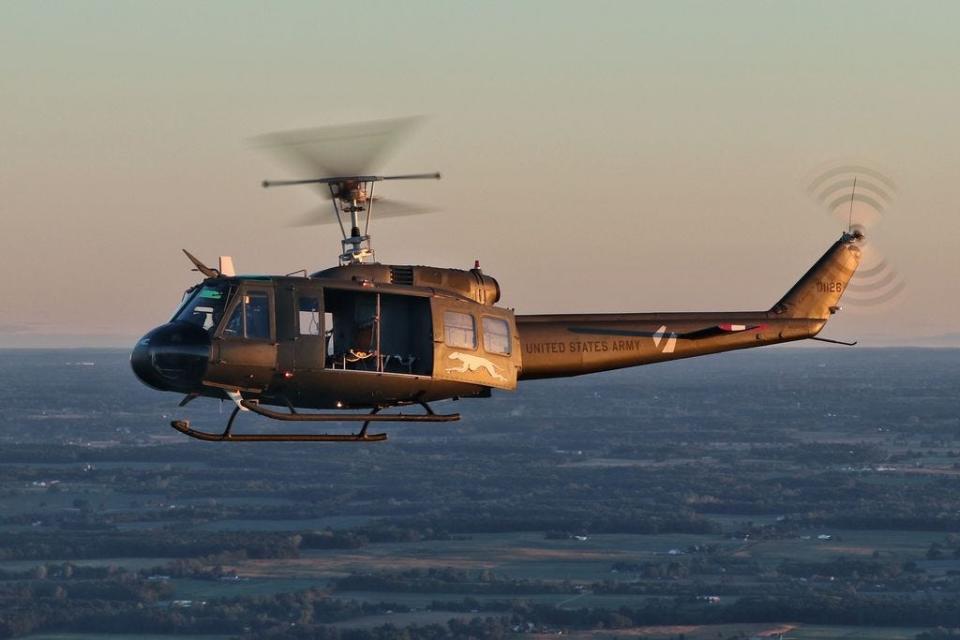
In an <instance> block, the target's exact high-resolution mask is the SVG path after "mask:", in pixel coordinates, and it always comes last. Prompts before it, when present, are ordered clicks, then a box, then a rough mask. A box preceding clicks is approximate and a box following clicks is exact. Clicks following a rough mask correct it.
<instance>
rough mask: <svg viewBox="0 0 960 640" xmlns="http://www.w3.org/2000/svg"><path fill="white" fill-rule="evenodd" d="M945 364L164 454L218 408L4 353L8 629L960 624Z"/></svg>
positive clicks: (83, 632)
mask: <svg viewBox="0 0 960 640" xmlns="http://www.w3.org/2000/svg"><path fill="white" fill-rule="evenodd" d="M958 356H960V351H958V350H951V349H861V348H859V347H857V348H854V349H846V348H839V347H838V348H835V349H805V348H776V349H769V350H762V351H756V352H743V353H732V354H727V355H723V356H716V357H707V358H701V359H696V360H690V361H680V362H673V363H666V364H661V365H655V366H649V367H642V368H637V369H632V370H625V371H619V372H613V373H609V374H600V375H595V376H587V377H583V378H574V379H569V380H559V381H543V382H528V383H525V384H523V385H521V388H520V390H519V391H518V392H516V393H496V394H495V395H494V397H493V398H491V399H487V400H464V401H460V402H458V403H455V404H453V405H451V407H455V408H456V409H458V410H460V411H461V412H462V413H463V414H464V417H463V420H462V421H461V422H459V423H453V424H446V425H397V426H391V427H390V429H389V430H388V431H389V433H390V440H389V441H387V442H385V443H373V444H346V445H321V444H315V445H303V444H288V443H277V444H249V443H248V444H236V443H223V444H213V443H203V442H195V441H188V440H186V439H185V438H184V437H183V436H181V435H179V434H177V433H176V432H174V431H173V430H172V429H171V428H170V427H169V421H170V420H171V419H172V418H174V417H189V418H190V419H191V420H192V421H194V422H195V423H197V424H198V425H203V426H205V427H210V428H213V429H215V428H216V425H220V424H222V423H223V422H224V420H225V418H226V414H227V413H228V412H229V411H228V410H229V407H226V406H224V407H220V406H219V404H218V403H216V402H213V401H203V400H201V401H197V402H194V403H191V404H190V405H188V407H186V408H183V409H181V408H178V407H177V402H178V401H179V398H178V397H176V396H174V395H170V394H161V393H158V392H154V391H152V390H150V389H147V388H146V387H143V386H142V385H140V383H138V382H137V381H136V380H135V379H134V378H133V376H132V374H131V373H130V370H129V364H128V362H127V358H128V353H127V352H126V351H121V350H0V400H2V403H3V406H4V408H5V410H4V412H3V414H2V416H0V638H6V637H28V638H32V639H35V640H39V639H41V638H42V639H48V640H52V639H54V638H57V639H60V640H81V639H87V638H95V637H96V638H99V637H102V635H103V634H106V633H109V634H112V635H111V637H112V638H114V639H115V640H123V639H124V638H134V637H137V638H142V637H147V638H169V637H171V636H172V634H178V635H179V636H180V637H183V636H184V635H191V636H192V637H194V638H197V640H200V639H202V640H212V639H213V638H231V637H241V638H270V639H276V640H280V639H300V638H331V639H333V638H342V639H356V640H364V639H367V638H384V639H386V638H408V639H410V640H413V639H421V638H430V639H433V638H446V637H473V638H502V637H536V636H543V635H547V634H555V633H559V632H561V631H562V632H563V633H564V635H567V636H571V635H572V636H573V637H576V638H657V639H666V638H681V637H683V638H686V639H688V640H692V639H696V638H703V639H706V638H711V639H718V638H741V637H744V638H748V637H770V638H776V637H778V634H782V635H783V637H784V638H793V639H814V638H816V639H819V640H827V639H834V638H858V639H866V640H894V639H904V640H914V639H920V640H934V639H946V638H960V631H956V630H955V629H956V628H957V627H960V597H958V595H960V491H958V489H960V408H958V401H957V398H958V397H960V357H958ZM240 423H241V427H242V428H243V429H245V430H247V431H257V430H260V431H267V430H269V429H271V428H275V427H274V426H273V425H271V424H268V423H266V422H264V421H262V420H260V421H257V420H255V419H254V418H252V417H250V416H248V415H244V416H242V417H241V418H240ZM950 629H954V630H953V631H951V630H950Z"/></svg>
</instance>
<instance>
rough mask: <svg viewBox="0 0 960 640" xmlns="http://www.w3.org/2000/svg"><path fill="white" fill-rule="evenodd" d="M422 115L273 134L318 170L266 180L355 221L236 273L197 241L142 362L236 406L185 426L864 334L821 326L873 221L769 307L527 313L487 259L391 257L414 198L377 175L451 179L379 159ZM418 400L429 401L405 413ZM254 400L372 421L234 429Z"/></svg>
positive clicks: (161, 384)
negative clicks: (245, 424) (252, 422)
mask: <svg viewBox="0 0 960 640" xmlns="http://www.w3.org/2000/svg"><path fill="white" fill-rule="evenodd" d="M409 124H410V123H409V122H402V121H384V122H379V123H368V124H364V125H357V126H354V127H352V128H347V129H344V128H337V127H334V128H324V129H314V130H309V131H306V132H304V131H299V132H290V133H283V134H271V135H269V136H266V137H264V138H263V139H261V140H260V142H263V143H265V145H266V146H269V147H272V148H274V149H279V150H281V151H282V153H284V154H286V155H287V157H291V158H293V159H294V161H295V162H294V164H296V165H297V166H298V167H301V168H304V169H305V170H310V171H313V172H315V173H314V174H313V175H312V176H311V175H310V174H308V176H307V177H304V178H302V179H296V180H284V181H273V182H271V181H266V182H264V183H263V186H264V187H274V186H288V185H312V186H313V187H314V188H316V189H319V190H321V193H322V194H323V195H325V197H327V198H329V200H330V203H331V205H332V210H333V214H334V215H333V218H334V219H335V220H336V221H337V222H338V223H339V225H340V230H341V235H342V239H341V253H340V256H339V264H338V266H335V267H331V268H328V269H324V270H322V271H318V272H316V273H313V274H310V275H307V274H306V272H304V273H303V274H302V275H297V274H292V275H289V274H288V275H237V274H236V273H235V269H234V267H233V261H232V259H231V258H229V257H226V256H223V257H221V259H220V262H219V265H218V268H212V267H209V266H207V265H205V264H204V263H203V262H202V261H201V260H199V259H197V258H196V257H194V256H193V255H191V254H190V253H188V252H187V251H186V250H184V253H186V255H187V257H188V258H189V259H190V261H191V262H192V263H193V265H194V266H195V268H196V270H197V271H199V272H200V273H201V274H202V275H203V276H204V279H203V281H202V282H199V283H197V284H195V285H194V286H192V287H190V288H189V289H188V290H187V291H186V293H185V294H184V297H183V300H182V302H181V304H180V306H179V307H178V308H177V310H176V311H175V312H174V314H173V316H172V318H171V319H170V321H169V322H167V323H166V324H163V325H161V326H159V327H157V328H155V329H153V330H152V331H150V332H149V333H147V334H146V335H145V336H144V337H143V338H141V339H140V340H139V342H137V344H136V346H135V348H134V349H133V352H132V354H131V365H132V368H133V371H134V373H135V374H136V376H137V377H138V378H139V379H140V380H141V381H142V382H144V383H145V384H147V385H149V386H150V387H153V388H155V389H159V390H162V391H171V392H177V393H181V394H185V395H184V398H183V400H182V401H181V402H180V406H184V405H186V404H187V403H188V402H191V401H193V400H194V399H196V398H199V397H207V398H215V399H218V400H223V401H229V402H230V403H232V404H233V405H234V407H233V410H232V412H231V414H230V416H229V418H228V420H227V423H226V427H225V428H224V430H223V431H219V432H209V431H203V430H199V429H196V428H194V427H192V426H191V425H190V423H189V422H188V421H186V420H175V421H173V422H172V423H171V425H172V426H173V428H175V429H177V430H178V431H180V432H182V433H183V434H185V435H187V436H191V437H193V438H198V439H200V440H207V441H218V442H251V441H254V442H264V441H300V442H302V441H311V442H373V441H382V440H385V439H386V438H387V434H386V433H370V432H369V431H368V428H369V426H370V425H371V424H372V423H374V422H377V423H379V422H449V421H454V420H458V419H459V418H460V414H459V413H446V414H443V413H436V412H435V411H434V410H433V408H432V407H431V403H434V402H437V401H441V400H449V399H459V398H485V397H490V395H491V391H492V390H493V389H502V390H513V389H515V388H516V386H517V384H518V382H520V381H523V380H533V379H540V378H557V377H567V376H577V375H583V374H587V373H594V372H598V371H607V370H610V369H619V368H623V367H634V366H638V365H645V364H652V363H655V362H664V361H667V360H676V359H679V358H691V357H694V356H701V355H706V354H711V353H718V352H722V351H730V350H734V349H747V348H752V347H761V346H766V345H772V344H779V343H783V342H789V341H794V340H804V339H813V340H821V341H824V342H832V343H839V344H855V343H846V342H840V341H836V340H829V339H826V338H820V337H818V334H819V332H820V331H821V330H822V329H823V327H824V325H825V324H826V322H827V320H828V319H829V318H830V316H831V315H832V314H834V313H836V312H837V311H838V310H839V309H840V306H839V302H840V297H841V295H842V294H843V292H844V290H845V289H846V287H847V283H848V282H849V280H850V278H851V277H852V276H853V274H854V272H855V271H856V269H857V266H858V265H859V262H860V255H861V250H860V245H861V243H862V242H863V241H864V234H863V230H862V229H860V228H854V227H853V225H851V226H850V227H848V229H847V230H846V231H845V232H844V233H843V234H842V235H841V236H840V238H839V239H838V240H837V241H836V242H834V243H833V244H832V245H831V246H830V248H829V249H827V251H826V253H824V254H823V256H822V257H821V258H820V259H819V260H817V262H816V263H815V264H814V265H813V266H812V267H811V268H810V270H809V271H807V273H806V274H805V275H804V276H803V277H802V278H800V280H799V281H798V282H797V283H796V284H795V285H794V286H793V287H792V288H791V289H790V290H789V291H788V292H787V293H786V294H785V295H784V296H783V297H782V298H781V299H780V300H779V301H777V302H776V303H775V304H774V305H773V306H771V307H770V308H769V309H766V310H761V311H743V312H705V313H601V314H558V315H517V314H515V313H514V311H513V310H512V309H508V308H504V307H500V306H497V302H498V301H499V300H500V292H501V289H500V285H499V283H498V282H497V280H495V279H494V278H493V277H491V276H489V275H487V274H485V273H483V271H482V270H481V269H480V266H479V264H476V265H475V266H474V268H472V269H468V270H464V269H452V268H441V267H432V266H421V265H410V264H402V265H396V264H382V263H380V262H377V260H376V255H375V252H374V250H373V247H372V244H371V237H370V234H369V225H370V221H371V219H372V214H373V213H374V212H376V211H378V210H379V209H384V214H385V215H403V214H407V213H411V212H412V209H411V207H408V206H403V205H397V204H394V205H392V203H390V201H389V200H382V199H379V198H374V195H373V190H374V187H375V186H376V185H378V184H379V183H381V182H384V183H385V182H390V181H399V180H423V179H439V178H440V174H439V173H418V174H403V175H377V174H375V173H371V172H369V171H368V170H365V169H366V167H368V166H369V165H370V164H372V163H373V162H374V161H375V158H376V157H377V156H378V155H379V154H381V152H382V151H383V149H384V148H385V147H387V146H389V145H388V144H387V143H388V142H392V141H394V139H395V138H396V137H397V135H396V134H397V132H398V131H401V130H405V129H408V128H409V126H408V125H409ZM358 148H359V149H360V151H359V152H357V151H356V150H357V149H358ZM351 153H352V155H351ZM331 167H332V169H331ZM344 169H346V170H344ZM320 172H324V173H325V174H326V175H322V174H321V175H317V174H318V173H320ZM361 227H362V230H361ZM410 406H413V407H420V408H421V409H422V411H417V412H415V413H409V412H407V413H403V412H402V409H403V408H404V407H410ZM397 408H399V409H400V410H401V412H391V411H387V412H385V411H386V410H389V409H397ZM358 410H364V411H365V413H359V412H358ZM241 412H251V413H254V414H258V415H260V416H263V417H265V418H269V419H272V420H277V421H282V422H335V423H358V424H361V426H360V428H359V429H358V430H356V431H354V432H351V433H254V434H242V433H236V432H234V431H233V426H234V423H235V420H236V418H237V416H238V414H239V413H241Z"/></svg>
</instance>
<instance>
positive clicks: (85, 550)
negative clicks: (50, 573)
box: [0, 529, 301, 560]
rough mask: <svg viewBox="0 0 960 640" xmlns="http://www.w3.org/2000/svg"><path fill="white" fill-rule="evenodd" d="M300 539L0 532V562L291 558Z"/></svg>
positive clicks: (226, 534)
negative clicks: (217, 556)
mask: <svg viewBox="0 0 960 640" xmlns="http://www.w3.org/2000/svg"><path fill="white" fill-rule="evenodd" d="M300 542H301V539H300V536H298V535H291V534H289V533H274V532H237V531H201V530H189V529H187V530H154V531H150V532H147V533H144V532H137V531H111V532H99V531H98V532H96V533H89V532H84V531H73V532H71V533H70V534H69V535H64V534H63V533H60V532H58V531H31V532H29V533H12V532H0V560H50V559H58V558H65V559H83V558H130V557H165V558H183V557H195V556H208V555H213V554H217V553H222V552H235V553H243V554H245V556H246V557H248V558H295V557H297V555H298V553H299V548H300Z"/></svg>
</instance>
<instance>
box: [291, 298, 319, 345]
mask: <svg viewBox="0 0 960 640" xmlns="http://www.w3.org/2000/svg"><path fill="white" fill-rule="evenodd" d="M297 310H298V312H299V313H298V317H299V327H300V335H302V336H318V335H320V300H319V299H318V298H316V297H312V296H300V297H299V298H298V299H297Z"/></svg>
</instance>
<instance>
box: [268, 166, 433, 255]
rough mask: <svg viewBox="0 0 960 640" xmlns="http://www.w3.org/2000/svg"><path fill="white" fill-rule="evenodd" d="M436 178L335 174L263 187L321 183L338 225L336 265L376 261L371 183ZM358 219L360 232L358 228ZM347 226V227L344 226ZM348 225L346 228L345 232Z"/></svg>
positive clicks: (415, 174)
mask: <svg viewBox="0 0 960 640" xmlns="http://www.w3.org/2000/svg"><path fill="white" fill-rule="evenodd" d="M425 179H432V180H439V179H440V173H439V172H434V173H412V174H405V175H396V176H339V177H335V178H313V179H308V180H264V181H263V187H264V188H268V187H283V186H290V185H299V184H325V185H327V188H328V189H329V190H330V201H331V203H332V204H333V212H334V213H335V214H336V216H337V222H338V223H339V225H340V233H341V235H342V238H341V240H340V247H341V253H340V264H341V265H350V264H366V263H372V262H376V253H375V252H374V250H373V245H372V244H371V242H370V233H369V231H370V217H371V215H372V214H373V205H374V202H375V200H374V198H373V186H374V184H375V183H377V182H381V181H384V180H425ZM361 218H362V220H363V231H362V232H361V230H360V224H361ZM347 225H349V227H348V226H347ZM348 228H349V231H348Z"/></svg>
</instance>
